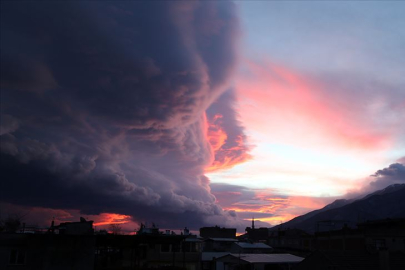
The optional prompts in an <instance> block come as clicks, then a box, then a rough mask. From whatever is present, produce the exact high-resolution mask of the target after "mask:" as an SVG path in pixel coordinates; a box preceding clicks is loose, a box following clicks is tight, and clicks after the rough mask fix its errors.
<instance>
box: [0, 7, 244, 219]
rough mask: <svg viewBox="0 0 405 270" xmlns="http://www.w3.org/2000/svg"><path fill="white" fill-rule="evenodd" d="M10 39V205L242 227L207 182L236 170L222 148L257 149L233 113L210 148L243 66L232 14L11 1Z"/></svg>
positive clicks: (5, 128)
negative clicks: (222, 169) (218, 167)
mask: <svg viewBox="0 0 405 270" xmlns="http://www.w3.org/2000/svg"><path fill="white" fill-rule="evenodd" d="M1 32H2V39H1V89H2V92H1V95H2V96H1V130H0V131H1V170H2V175H3V176H4V177H2V178H3V179H4V180H2V181H3V183H2V188H1V189H2V194H1V198H2V200H3V201H5V202H8V203H13V204H20V205H26V206H37V207H45V208H54V209H78V210H80V211H82V213H85V214H88V215H92V214H93V215H94V214H100V213H117V214H122V215H131V216H133V217H134V219H136V220H149V221H152V220H153V221H155V222H158V223H160V224H161V225H162V226H172V227H173V226H180V227H183V226H189V227H192V226H194V227H198V226H200V225H204V224H211V223H218V224H225V223H227V222H228V223H229V222H232V220H236V219H235V217H234V216H233V215H232V213H231V214H230V213H228V212H226V211H223V210H222V209H221V207H219V206H218V205H217V204H216V203H215V197H214V196H213V195H212V194H211V193H210V188H209V180H208V179H207V178H206V177H205V176H204V171H205V169H206V167H208V166H210V164H211V163H212V162H213V161H214V160H215V161H216V160H217V159H218V160H220V159H223V160H224V159H225V158H224V157H223V158H222V157H221V158H217V157H218V156H219V154H218V155H215V151H219V150H221V151H223V150H224V149H225V150H226V151H228V152H227V153H228V154H232V153H233V152H232V151H231V150H230V148H232V147H240V148H243V150H242V151H240V150H238V151H239V152H235V153H236V154H237V155H238V154H240V153H242V154H244V153H245V152H246V151H248V147H246V146H244V145H245V144H246V138H245V137H244V135H243V129H242V128H241V127H240V125H238V123H237V122H236V120H235V119H236V116H235V114H234V112H232V109H231V108H230V107H229V108H228V107H227V111H228V114H231V115H230V116H226V115H225V113H223V112H222V115H224V117H228V118H229V119H230V120H232V119H233V120H234V122H232V121H230V122H228V124H227V125H229V126H227V127H224V128H225V129H226V130H227V131H226V132H228V134H229V135H228V138H229V139H228V140H227V141H226V142H225V141H224V143H223V144H221V146H220V147H219V148H216V147H215V146H213V145H211V144H210V141H209V140H208V139H207V130H208V129H209V126H210V125H211V124H209V123H207V116H206V115H205V111H206V109H207V108H208V107H210V105H211V104H212V103H213V102H214V101H215V100H217V99H218V98H219V97H220V96H221V95H222V94H223V93H224V91H225V90H226V89H227V87H228V79H229V77H230V75H231V74H232V72H233V69H234V67H235V63H236V48H235V43H236V41H237V37H238V33H239V29H238V21H237V18H236V11H235V7H234V5H233V4H232V3H222V2H209V3H208V2H207V3H205V2H204V3H201V2H190V3H189V2H187V3H186V2H181V1H180V2H171V3H170V4H169V3H167V2H159V3H157V2H125V3H114V4H112V3H109V2H102V3H93V2H92V3H74V4H73V3H65V2H63V3H61V2H57V3H46V4H41V3H24V4H21V3H12V2H6V3H2V12H1ZM222 100H223V104H225V107H226V106H228V105H227V104H230V102H231V101H228V98H227V96H225V97H224V98H222ZM220 102H221V101H220ZM219 107H221V106H219ZM212 111H213V113H214V114H215V109H212ZM218 113H221V112H218ZM209 115H211V114H209ZM232 117H233V118H232ZM208 120H212V119H211V118H210V117H209V119H208ZM214 124H215V123H214ZM232 130H236V131H234V132H233V133H232V132H231V131H232ZM231 141H233V143H234V144H232V142H231ZM235 143H236V144H235ZM221 156H222V154H221ZM232 158H233V159H234V157H232ZM220 161H221V162H222V160H220ZM234 163H235V162H234Z"/></svg>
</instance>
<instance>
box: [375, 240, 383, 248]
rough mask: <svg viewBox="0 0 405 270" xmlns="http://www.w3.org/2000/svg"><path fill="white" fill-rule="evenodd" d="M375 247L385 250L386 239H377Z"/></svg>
mask: <svg viewBox="0 0 405 270" xmlns="http://www.w3.org/2000/svg"><path fill="white" fill-rule="evenodd" d="M374 246H375V247H376V248H377V249H380V248H385V239H375V240H374Z"/></svg>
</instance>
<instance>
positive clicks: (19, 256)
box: [9, 249, 25, 264]
mask: <svg viewBox="0 0 405 270" xmlns="http://www.w3.org/2000/svg"><path fill="white" fill-rule="evenodd" d="M9 263H10V264H24V263H25V252H24V251H21V250H15V249H13V250H11V252H10V261H9Z"/></svg>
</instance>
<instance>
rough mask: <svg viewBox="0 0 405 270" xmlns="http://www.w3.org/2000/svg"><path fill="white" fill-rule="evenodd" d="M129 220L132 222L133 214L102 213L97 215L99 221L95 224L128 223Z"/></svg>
mask: <svg viewBox="0 0 405 270" xmlns="http://www.w3.org/2000/svg"><path fill="white" fill-rule="evenodd" d="M129 222H131V216H127V215H120V214H114V213H102V214H100V215H98V216H97V221H95V222H94V226H103V225H110V224H126V223H129Z"/></svg>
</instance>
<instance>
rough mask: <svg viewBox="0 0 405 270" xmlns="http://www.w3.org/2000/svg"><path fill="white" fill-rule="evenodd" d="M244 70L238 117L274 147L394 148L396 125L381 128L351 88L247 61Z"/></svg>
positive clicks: (273, 66)
mask: <svg viewBox="0 0 405 270" xmlns="http://www.w3.org/2000/svg"><path fill="white" fill-rule="evenodd" d="M245 68H246V70H245V72H244V73H243V74H241V75H240V76H239V78H238V79H237V82H236V85H237V90H238V94H239V102H240V111H239V113H240V114H241V116H242V120H243V124H244V125H246V127H247V128H248V129H251V128H252V129H253V130H259V131H261V132H263V133H265V134H267V135H268V136H269V137H271V138H272V140H273V142H280V141H283V142H294V143H299V142H305V143H306V144H307V143H308V142H311V143H317V144H319V143H324V144H328V143H329V144H330V143H333V144H334V145H339V146H344V147H351V148H355V149H386V148H388V147H390V146H391V144H392V140H393V133H394V132H395V129H396V125H395V123H393V124H391V125H389V124H385V125H384V126H383V128H382V126H379V125H376V124H375V122H376V121H377V120H378V119H372V117H371V116H372V115H371V112H370V110H371V108H370V107H371V105H370V104H368V103H367V102H368V101H367V97H366V96H364V97H363V98H364V99H363V100H362V99H358V97H357V98H353V97H352V92H354V89H353V91H351V90H352V89H350V86H344V87H343V86H338V85H332V83H331V82H328V81H327V80H320V79H316V78H314V77H311V76H308V75H305V74H300V73H299V72H297V71H294V70H293V69H290V68H287V67H283V66H281V65H277V64H275V63H271V62H266V63H265V64H258V63H254V62H252V61H245ZM353 87H355V86H353Z"/></svg>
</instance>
